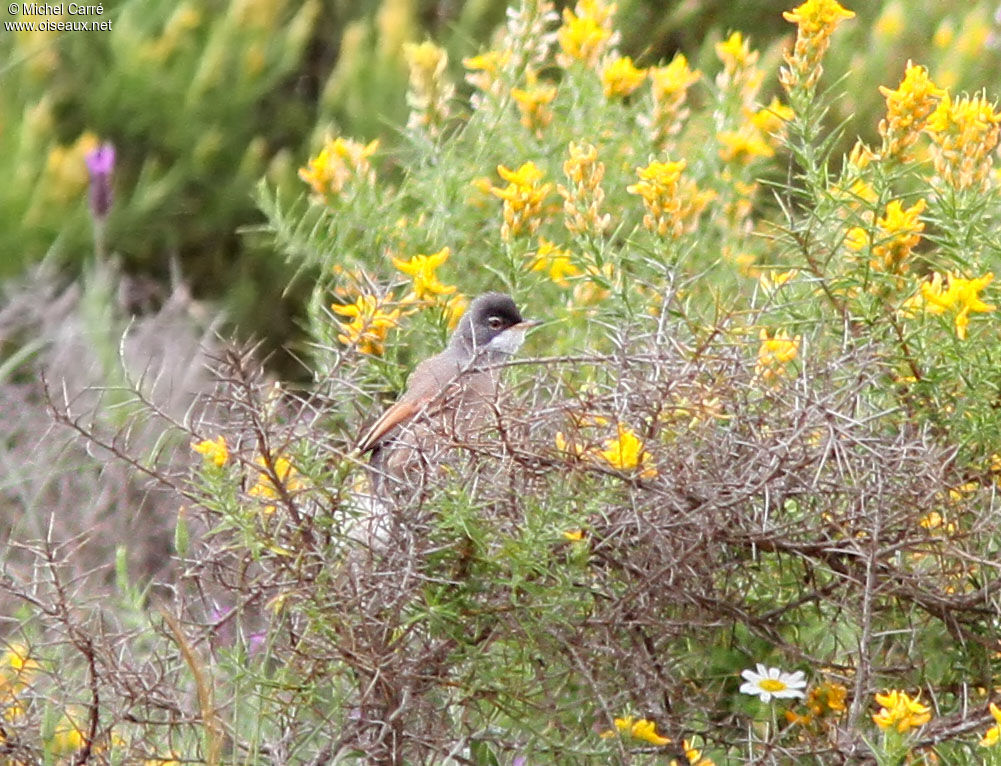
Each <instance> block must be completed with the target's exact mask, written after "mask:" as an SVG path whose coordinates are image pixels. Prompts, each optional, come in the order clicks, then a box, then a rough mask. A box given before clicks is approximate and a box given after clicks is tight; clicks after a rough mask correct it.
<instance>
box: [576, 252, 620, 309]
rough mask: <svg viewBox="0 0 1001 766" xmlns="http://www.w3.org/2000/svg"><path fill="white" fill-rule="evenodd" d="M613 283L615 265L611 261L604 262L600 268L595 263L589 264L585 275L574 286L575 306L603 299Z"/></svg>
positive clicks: (589, 304) (607, 294)
mask: <svg viewBox="0 0 1001 766" xmlns="http://www.w3.org/2000/svg"><path fill="white" fill-rule="evenodd" d="M613 285H615V286H616V287H617V286H618V285H616V275H615V267H614V266H613V265H612V264H611V263H606V264H605V265H604V266H602V267H601V268H598V266H596V265H595V264H589V265H588V267H587V269H586V276H585V277H583V278H582V279H581V281H580V283H579V284H578V285H577V286H576V287H575V288H574V291H573V303H574V304H575V305H577V306H593V305H594V304H595V303H600V302H601V301H603V300H605V298H607V297H608V296H609V295H610V294H611V290H610V288H611V287H612V286H613Z"/></svg>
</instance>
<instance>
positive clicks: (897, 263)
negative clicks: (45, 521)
mask: <svg viewBox="0 0 1001 766" xmlns="http://www.w3.org/2000/svg"><path fill="white" fill-rule="evenodd" d="M925 205H926V203H925V201H924V200H923V199H919V200H918V201H917V202H915V203H914V204H913V205H911V206H910V207H908V208H905V207H904V206H903V203H902V202H901V201H900V200H893V201H892V202H891V203H890V204H889V205H887V206H886V215H884V216H883V217H882V218H877V219H876V227H877V235H876V237H875V242H874V244H873V247H872V254H873V256H874V258H875V260H873V262H872V266H873V268H876V269H882V270H884V271H900V270H902V269H905V268H906V267H907V264H906V263H905V261H906V259H907V257H908V256H909V255H910V254H911V251H913V250H914V247H915V246H916V245H917V244H918V242H920V241H921V232H922V231H924V228H925V225H924V223H923V222H922V221H921V220H920V219H919V216H920V215H921V213H923V212H924V209H925ZM850 246H851V245H849V247H850Z"/></svg>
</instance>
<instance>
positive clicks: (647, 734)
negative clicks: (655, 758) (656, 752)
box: [601, 715, 671, 747]
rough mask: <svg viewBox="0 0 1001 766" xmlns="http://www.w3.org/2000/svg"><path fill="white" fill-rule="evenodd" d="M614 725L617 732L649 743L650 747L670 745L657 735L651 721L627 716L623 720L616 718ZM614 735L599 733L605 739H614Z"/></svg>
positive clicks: (607, 732)
mask: <svg viewBox="0 0 1001 766" xmlns="http://www.w3.org/2000/svg"><path fill="white" fill-rule="evenodd" d="M614 723H615V728H616V729H617V730H618V732H621V733H623V734H628V735H630V736H632V737H635V738H636V739H641V740H643V741H644V742H649V743H650V744H651V745H657V746H658V747H660V746H662V745H669V744H671V740H670V739H668V738H667V737H662V736H660V735H659V734H658V733H657V724H655V723H654V722H653V721H650V720H647V719H646V718H640V719H638V720H637V719H636V717H635V716H631V715H627V716H625V717H623V718H616V719H615V721H614ZM615 735H616V732H615V731H604V732H602V733H601V736H602V737H603V738H605V739H608V738H609V737H614V736H615Z"/></svg>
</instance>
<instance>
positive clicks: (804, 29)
mask: <svg viewBox="0 0 1001 766" xmlns="http://www.w3.org/2000/svg"><path fill="white" fill-rule="evenodd" d="M782 18H784V19H785V20H786V21H791V22H792V23H793V24H796V25H797V26H798V27H799V32H800V33H801V34H803V35H811V36H819V35H830V34H831V33H832V32H833V31H834V30H835V29H836V28H837V26H838V24H840V23H841V22H842V21H845V20H847V19H853V18H855V13H854V11H849V10H847V9H845V8H842V7H841V4H840V3H838V2H837V0H806V2H805V3H803V4H802V5H799V6H797V7H796V8H794V9H793V10H791V11H783V13H782Z"/></svg>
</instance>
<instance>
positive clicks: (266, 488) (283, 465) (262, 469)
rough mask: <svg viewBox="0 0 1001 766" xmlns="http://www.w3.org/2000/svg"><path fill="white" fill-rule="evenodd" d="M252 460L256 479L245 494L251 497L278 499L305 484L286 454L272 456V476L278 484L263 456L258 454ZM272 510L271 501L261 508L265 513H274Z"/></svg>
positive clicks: (296, 490)
mask: <svg viewBox="0 0 1001 766" xmlns="http://www.w3.org/2000/svg"><path fill="white" fill-rule="evenodd" d="M254 462H255V463H256V464H257V466H258V467H257V469H256V481H255V483H254V486H252V487H251V488H250V489H249V490H247V494H248V495H250V496H251V497H253V498H257V499H259V500H263V501H265V502H267V501H269V500H279V499H281V498H282V497H284V496H286V495H291V494H293V493H295V492H298V491H299V490H300V489H302V488H303V487H304V486H305V482H304V481H303V479H302V477H301V476H300V474H299V472H298V471H297V470H296V469H295V466H293V465H292V461H291V460H289V458H288V456H286V455H278V456H277V457H275V458H274V464H273V467H274V478H275V479H277V480H278V484H276V483H275V481H274V479H273V478H272V477H271V475H270V472H269V471H268V470H267V462H266V461H265V460H264V457H263V456H261V455H258V456H257V458H256V459H255V461H254ZM274 510H275V506H274V504H273V503H268V504H267V505H265V506H263V507H262V508H261V511H262V513H266V514H270V513H274Z"/></svg>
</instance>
